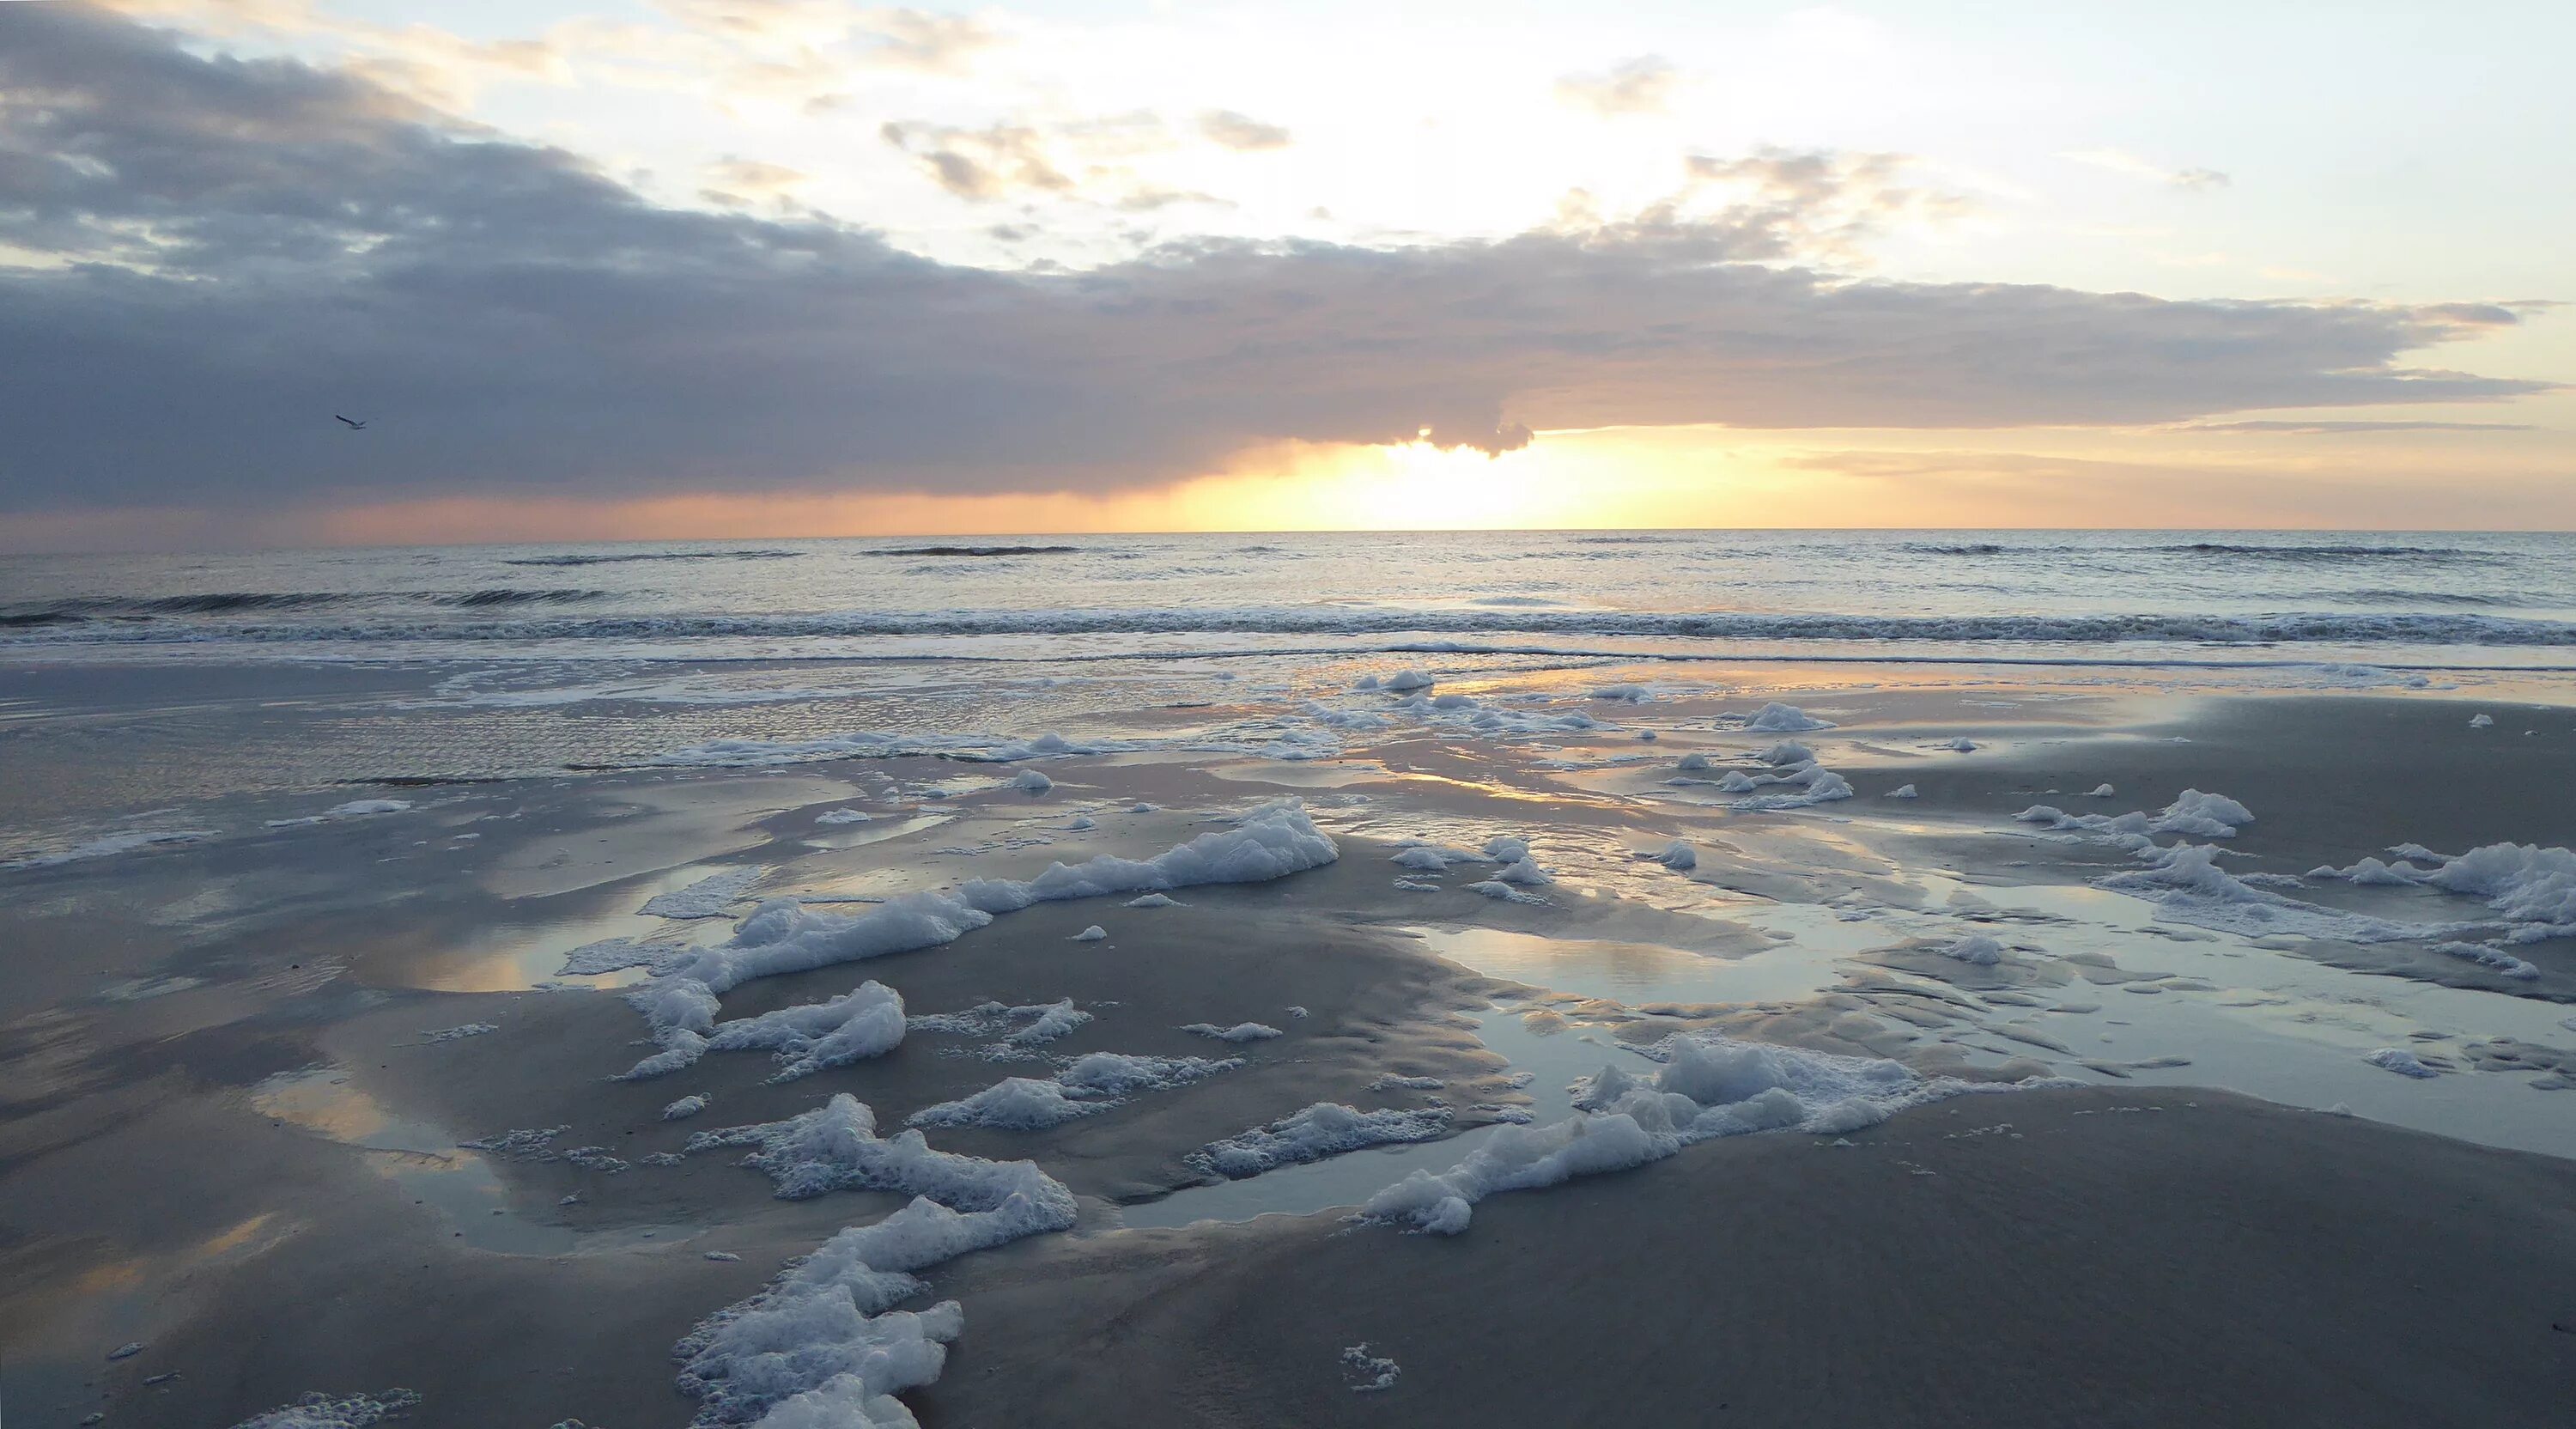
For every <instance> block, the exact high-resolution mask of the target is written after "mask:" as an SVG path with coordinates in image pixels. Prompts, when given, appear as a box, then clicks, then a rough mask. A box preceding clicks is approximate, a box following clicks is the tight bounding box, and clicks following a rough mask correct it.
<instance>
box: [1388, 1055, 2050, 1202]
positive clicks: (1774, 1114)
mask: <svg viewBox="0 0 2576 1429" xmlns="http://www.w3.org/2000/svg"><path fill="white" fill-rule="evenodd" d="M1648 1055H1649V1056H1651V1057H1653V1058H1655V1059H1656V1060H1658V1061H1660V1062H1661V1063H1662V1066H1661V1067H1660V1068H1659V1069H1658V1070H1657V1071H1656V1072H1655V1073H1654V1074H1653V1075H1652V1076H1651V1077H1646V1076H1639V1075H1637V1074H1634V1073H1631V1072H1629V1071H1627V1070H1625V1069H1623V1068H1620V1067H1615V1066H1608V1067H1603V1068H1602V1069H1601V1070H1600V1071H1599V1072H1598V1073H1596V1074H1594V1075H1593V1076H1592V1077H1591V1078H1590V1079H1589V1081H1588V1082H1586V1083H1584V1084H1583V1085H1582V1086H1581V1087H1580V1088H1579V1089H1578V1091H1577V1095H1576V1097H1575V1106H1576V1107H1577V1108H1578V1111H1577V1114H1576V1115H1574V1116H1570V1117H1567V1118H1565V1119H1564V1120H1562V1121H1557V1122H1553V1123H1550V1124H1548V1125H1545V1126H1504V1127H1501V1128H1499V1129H1498V1130H1496V1131H1495V1132H1494V1133H1493V1135H1492V1136H1490V1137H1489V1138H1487V1139H1486V1141H1485V1142H1484V1143H1483V1144H1482V1145H1480V1146H1478V1147H1477V1148H1476V1149H1475V1150H1474V1151H1473V1152H1471V1153H1469V1154H1468V1156H1467V1158H1466V1159H1465V1160H1463V1161H1461V1162H1459V1163H1458V1164H1457V1165H1456V1166H1454V1167H1451V1168H1450V1169H1449V1170H1447V1171H1444V1172H1441V1173H1439V1174H1437V1175H1435V1174H1433V1173H1431V1172H1428V1171H1416V1172H1414V1173H1412V1174H1411V1175H1409V1176H1407V1177H1405V1178H1404V1179H1403V1180H1401V1181H1398V1182H1396V1183H1395V1184H1394V1185H1392V1186H1389V1187H1387V1188H1386V1189H1385V1190H1382V1191H1380V1192H1378V1193H1377V1194H1376V1195H1374V1196H1372V1197H1370V1198H1369V1200H1368V1202H1367V1204H1366V1205H1365V1206H1364V1207H1363V1208H1362V1212H1361V1214H1362V1215H1363V1216H1364V1217H1367V1218H1369V1219H1373V1220H1381V1221H1391V1222H1397V1223H1401V1224H1407V1225H1410V1226H1412V1227H1413V1228H1415V1229H1418V1230H1423V1231H1429V1232H1432V1233H1434V1234H1439V1235H1456V1234H1458V1233H1460V1232H1462V1231H1464V1230H1465V1229H1466V1228H1467V1226H1468V1224H1469V1222H1470V1221H1471V1219H1472V1218H1473V1215H1474V1207H1475V1204H1476V1203H1477V1202H1478V1201H1481V1200H1483V1199H1484V1198H1485V1197H1487V1196H1490V1195H1494V1194H1496V1193H1498V1192H1503V1191H1518V1190H1530V1189H1535V1188H1537V1187H1542V1186H1553V1185H1556V1184H1558V1183H1560V1182H1564V1181H1568V1180H1572V1179H1573V1178H1575V1177H1578V1176H1593V1175H1599V1174H1601V1173H1603V1172H1607V1171H1623V1170H1627V1169H1628V1168H1630V1167H1634V1166H1642V1165H1645V1164H1646V1163H1648V1162H1650V1161H1660V1160H1662V1159H1663V1158H1665V1157H1667V1156H1671V1155H1673V1154H1674V1153H1675V1152H1677V1151H1679V1150H1681V1148H1683V1147H1684V1146H1687V1145H1690V1144H1692V1143H1694V1142H1699V1141H1706V1140H1711V1139H1714V1138H1717V1137H1722V1136H1740V1135H1745V1134H1747V1133H1751V1132H1757V1131H1782V1130H1788V1129H1791V1128H1797V1129H1802V1130H1807V1131H1811V1132H1814V1133H1816V1134H1819V1135H1840V1134H1843V1133H1845V1132H1851V1131H1858V1130H1861V1129H1863V1128H1866V1127H1870V1126H1875V1125H1877V1124H1878V1123H1879V1122H1882V1121H1885V1120H1886V1119H1887V1118H1888V1117H1889V1116H1891V1115H1893V1114H1895V1113H1896V1112H1898V1111H1900V1110H1903V1109H1904V1108H1906V1107H1910V1106H1917V1105H1921V1104H1922V1103H1925V1102H1929V1101H1936V1100H1939V1099H1941V1098H1943V1097H1949V1096H1957V1095H1961V1094H1963V1093H1968V1092H1975V1091H2001V1090H2008V1089H2009V1088H2008V1087H2007V1086H2004V1085H1999V1084H1994V1083H1971V1082H1963V1081H1959V1080H1957V1079H1955V1078H1947V1077H1940V1078H1927V1077H1924V1076H1923V1075H1921V1074H1920V1073H1917V1072H1915V1071H1914V1070H1913V1069H1911V1068H1909V1067H1906V1066H1905V1065H1903V1064H1902V1063H1899V1062H1893V1061H1889V1060H1887V1059H1885V1058H1879V1057H1850V1056H1841V1055H1837V1054H1833V1053H1827V1052H1811V1051H1808V1050H1805V1049H1803V1048H1797V1047H1779V1046H1772V1045H1770V1044H1768V1043H1760V1042H1745V1041H1740V1040H1737V1039H1734V1038H1730V1037H1726V1036H1724V1035H1722V1034H1719V1033H1714V1032H1699V1033H1676V1034H1674V1035H1673V1036H1670V1037H1667V1038H1665V1039H1664V1040H1663V1041H1662V1042H1660V1043H1657V1044H1656V1045H1655V1046H1654V1047H1653V1048H1652V1049H1650V1051H1649V1053H1648ZM2019 1085H2070V1084H2069V1083H2066V1082H2063V1081H2059V1080H2053V1079H2052V1080H2050V1081H2046V1082H2033V1083H2023V1084H2019Z"/></svg>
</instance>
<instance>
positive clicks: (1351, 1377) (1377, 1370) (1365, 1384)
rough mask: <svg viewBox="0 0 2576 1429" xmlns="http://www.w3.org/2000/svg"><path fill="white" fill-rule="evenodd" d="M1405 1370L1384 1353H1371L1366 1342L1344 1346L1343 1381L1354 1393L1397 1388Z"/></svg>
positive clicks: (1370, 1392)
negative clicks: (1397, 1381) (1397, 1383)
mask: <svg viewBox="0 0 2576 1429" xmlns="http://www.w3.org/2000/svg"><path fill="white" fill-rule="evenodd" d="M1403 1374H1404V1370H1403V1369H1402V1368H1401V1367H1400V1366H1398V1365H1397V1364H1396V1362H1395V1361H1393V1360H1391V1359H1388V1358H1387V1357H1386V1356H1384V1355H1373V1354H1370V1353H1369V1347H1368V1345H1367V1343H1366V1342H1362V1343H1360V1344H1356V1345H1345V1346H1343V1348H1342V1382H1343V1383H1344V1384H1346V1385H1349V1386H1350V1390H1351V1393H1353V1394H1376V1393H1378V1392H1380V1391H1382V1390H1389V1389H1393V1388H1395V1382H1396V1380H1398V1379H1399V1378H1401V1377H1403Z"/></svg>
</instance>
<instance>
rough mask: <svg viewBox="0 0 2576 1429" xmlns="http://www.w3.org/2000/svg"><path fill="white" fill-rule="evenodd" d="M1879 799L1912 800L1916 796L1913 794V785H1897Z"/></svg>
mask: <svg viewBox="0 0 2576 1429" xmlns="http://www.w3.org/2000/svg"><path fill="white" fill-rule="evenodd" d="M1881 797H1883V798H1889V799H1912V798H1915V797H1917V795H1916V794H1915V792H1914V786H1913V785H1911V784H1899V785H1897V786H1896V787H1895V788H1893V789H1890V790H1888V791H1887V793H1886V794H1884V795H1882V796H1881Z"/></svg>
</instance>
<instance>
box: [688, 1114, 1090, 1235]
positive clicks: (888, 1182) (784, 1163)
mask: <svg viewBox="0 0 2576 1429" xmlns="http://www.w3.org/2000/svg"><path fill="white" fill-rule="evenodd" d="M730 1146H749V1147H753V1148H755V1149H754V1150H753V1152H752V1154H751V1155H749V1156H747V1157H745V1158H743V1163H742V1164H743V1165H745V1166H748V1167H750V1168H751V1169H753V1170H755V1171H758V1172H760V1173H762V1174H763V1175H765V1176H768V1177H769V1178H770V1179H771V1180H772V1181H774V1182H776V1183H777V1188H778V1189H777V1194H778V1197H779V1199H781V1200H787V1201H797V1200H804V1199H806V1198H808V1197H811V1196H819V1195H822V1194H824V1193H825V1192H827V1191H891V1192H895V1193H897V1194H901V1195H914V1196H924V1197H928V1198H929V1199H930V1200H932V1201H935V1202H937V1203H939V1204H940V1205H942V1206H944V1207H947V1208H949V1209H951V1210H955V1211H963V1212H969V1213H972V1214H973V1215H978V1216H982V1217H984V1219H983V1220H980V1221H975V1222H973V1223H972V1224H970V1225H966V1226H960V1227H957V1228H956V1229H955V1231H954V1233H953V1234H952V1235H951V1236H950V1237H949V1238H950V1239H952V1240H953V1241H954V1242H955V1246H954V1248H953V1249H951V1250H949V1252H948V1254H950V1255H957V1254H962V1253H964V1252H966V1251H969V1250H980V1249H982V1248H983V1247H985V1246H988V1245H1000V1244H1002V1243H1003V1242H1004V1241H1009V1240H1017V1239H1019V1238H1020V1237H1021V1236H1024V1235H1034V1234H1036V1233H1038V1232H1040V1231H1050V1230H1063V1229H1065V1228H1066V1227H1068V1226H1070V1225H1072V1224H1073V1219H1074V1203H1073V1193H1072V1192H1071V1191H1068V1190H1066V1189H1065V1188H1064V1186H1063V1185H1062V1184H1061V1183H1059V1182H1058V1181H1056V1180H1055V1178H1053V1177H1051V1176H1049V1175H1047V1174H1046V1173H1045V1172H1043V1171H1040V1170H1039V1169H1038V1167H1037V1163H1035V1162H1033V1161H986V1160H984V1159H982V1158H980V1157H975V1156H960V1155H957V1154H955V1153H954V1152H947V1151H933V1150H931V1149H930V1145H929V1143H928V1142H926V1141H924V1140H923V1139H922V1135H921V1133H920V1132H918V1131H904V1132H897V1133H896V1134H895V1135H893V1136H891V1137H883V1138H880V1137H879V1136H878V1135H877V1130H876V1113H875V1112H874V1111H873V1110H871V1109H870V1108H869V1107H868V1104H867V1103H865V1102H863V1101H860V1100H859V1099H858V1098H856V1097H854V1096H851V1095H850V1094H849V1093H847V1092H840V1093H837V1094H835V1095H834V1096H833V1097H832V1099H831V1100H830V1101H828V1102H825V1103H824V1104H823V1105H821V1106H819V1107H816V1108H815V1109H814V1110H812V1111H809V1112H805V1113H803V1114H802V1115H798V1116H792V1117H789V1118H787V1119H786V1120H784V1121H772V1122H763V1123H760V1124H757V1125H753V1126H734V1127H727V1128H725V1129H723V1130H721V1131H702V1132H699V1133H698V1134H696V1135H695V1136H692V1137H690V1138H689V1143H688V1147H687V1150H688V1151H689V1153H690V1154H692V1155H694V1154H696V1153H698V1152H702V1151H713V1150H718V1149H721V1148H724V1147H730ZM940 1258H941V1259H945V1258H946V1256H942V1257H940ZM925 1263H927V1262H925Z"/></svg>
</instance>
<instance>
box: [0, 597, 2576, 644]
mask: <svg viewBox="0 0 2576 1429" xmlns="http://www.w3.org/2000/svg"><path fill="white" fill-rule="evenodd" d="M1175 634H1264V635H1312V636H1336V635H1338V636H1387V635H1424V636H1438V635H1475V636H1483V635H1537V636H1568V635H1571V636H1609V637H1631V638H1644V639H1670V640H1703V641H1729V642H1801V641H1841V642H1850V643H1861V644H1901V643H1917V644H1919V643H1942V644H1988V643H2004V642H2018V643H2028V644H2042V645H2063V644H2135V643H2158V644H2168V645H2173V644H2181V645H2302V644H2336V645H2380V644H2412V645H2486V646H2524V647H2532V646H2558V647H2567V646H2576V623H2570V622H2565V621H2554V620H2538V619H2526V618H2520V617H2510V616H2499V615H2480V614H2469V613H2451V614H2444V613H2420V612H2419V613H2406V614H2371V613H2364V612H2348V613H2344V612H2338V613H2323V612H2294V613H2286V614H2277V615H2192V614H2173V613H2152V614H2148V613H2141V614H2096V615H2074V616H2044V615H1962V616H1883V615H1815V614H1763V613H1750V612H1719V613H1712V614H1685V613H1658V612H1640V611H1603V610H1536V609H1511V610H1500V609H1466V610H1462V609H1444V610H1431V611H1425V610H1399V609H1355V608H1352V607H1348V606H1284V607H1231V608H1228V607H1195V608H1191V607H1181V608H1137V609H1128V608H1120V609H1089V610H950V611H934V612H922V613H913V614H903V613H881V612H871V611H849V612H841V613H835V614H821V615H737V616H711V615H699V616H685V615H674V616H648V615H631V616H596V617H588V618H577V617H570V616H564V617H551V618H549V617H535V616H531V617H526V618H521V619H513V620H480V621H473V620H457V619H450V620H443V621H375V622H366V621H347V622H340V623H329V624H325V623H285V622H278V623H255V622H238V623H236V622H226V623H224V624H222V625H216V626H203V625H195V624H192V623H183V622H161V623H154V624H131V625H129V624H116V625H104V626H96V627H75V628H71V629H64V628H60V627H33V628H29V629H26V630H25V631H24V633H21V634H18V635H15V636H12V637H10V638H9V640H8V641H7V643H8V644H11V645H17V646H21V647H24V646H31V645H42V644H68V643H78V642H90V641H106V642H117V643H126V642H149V641H163V642H186V641H201V640H239V641H254V642H298V641H326V640H327V641H362V642H394V641H417V640H448V641H476V642H484V641H522V642H525V641H584V640H645V641H651V640H695V639H717V638H757V639H796V638H863V637H869V636H1013V635H1026V636H1044V635H1175Z"/></svg>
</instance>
